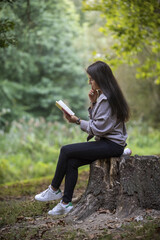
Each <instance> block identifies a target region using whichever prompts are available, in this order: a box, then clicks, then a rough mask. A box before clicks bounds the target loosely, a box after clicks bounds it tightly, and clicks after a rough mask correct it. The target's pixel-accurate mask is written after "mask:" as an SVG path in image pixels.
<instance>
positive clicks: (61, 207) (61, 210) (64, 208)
mask: <svg viewBox="0 0 160 240" xmlns="http://www.w3.org/2000/svg"><path fill="white" fill-rule="evenodd" d="M72 208H73V205H72V203H71V202H69V203H68V204H67V205H65V204H63V203H62V200H61V201H60V203H58V204H57V205H56V206H55V207H54V208H53V209H52V210H50V211H49V212H48V214H49V215H52V216H55V215H64V214H67V213H69V212H70V211H71V210H72Z"/></svg>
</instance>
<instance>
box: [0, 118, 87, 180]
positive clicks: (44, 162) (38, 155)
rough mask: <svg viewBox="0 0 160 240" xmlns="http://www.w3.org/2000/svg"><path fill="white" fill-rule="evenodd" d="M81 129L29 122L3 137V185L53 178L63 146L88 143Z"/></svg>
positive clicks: (0, 159) (0, 169)
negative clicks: (37, 178)
mask: <svg viewBox="0 0 160 240" xmlns="http://www.w3.org/2000/svg"><path fill="white" fill-rule="evenodd" d="M85 139H86V134H85V133H84V134H83V133H82V132H81V130H80V129H79V127H78V126H74V127H71V126H70V125H68V124H67V125H62V124H59V123H58V122H55V123H52V122H46V121H45V120H44V119H43V118H41V119H30V120H29V121H28V122H25V121H24V120H23V119H21V121H20V122H13V123H12V126H11V128H10V131H9V133H4V132H3V131H2V132H1V134H0V141H1V151H0V183H4V182H10V181H16V180H17V181H18V180H21V179H29V178H36V177H42V176H48V175H53V172H54V171H55V168H56V163H57V160H58V155H59V150H60V147H61V146H62V145H65V144H68V143H73V142H80V141H85Z"/></svg>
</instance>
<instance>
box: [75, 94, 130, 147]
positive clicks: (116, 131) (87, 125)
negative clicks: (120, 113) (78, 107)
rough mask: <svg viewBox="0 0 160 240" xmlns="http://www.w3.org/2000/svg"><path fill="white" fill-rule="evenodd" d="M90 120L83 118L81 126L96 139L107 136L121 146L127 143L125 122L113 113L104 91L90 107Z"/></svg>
mask: <svg viewBox="0 0 160 240" xmlns="http://www.w3.org/2000/svg"><path fill="white" fill-rule="evenodd" d="M88 111H89V118H90V120H89V121H86V120H81V123H80V127H81V129H82V130H83V131H85V132H87V133H88V134H89V135H90V136H95V140H97V141H98V140H100V138H106V139H108V140H110V141H112V142H115V143H117V144H119V145H121V146H125V145H126V139H127V132H126V127H125V124H124V122H120V121H118V120H117V117H116V116H115V115H113V116H112V114H111V107H110V104H109V102H108V99H107V97H106V96H105V95H104V94H103V93H102V94H101V95H100V96H99V98H98V99H97V102H96V103H95V104H94V106H93V108H92V109H91V108H89V109H88Z"/></svg>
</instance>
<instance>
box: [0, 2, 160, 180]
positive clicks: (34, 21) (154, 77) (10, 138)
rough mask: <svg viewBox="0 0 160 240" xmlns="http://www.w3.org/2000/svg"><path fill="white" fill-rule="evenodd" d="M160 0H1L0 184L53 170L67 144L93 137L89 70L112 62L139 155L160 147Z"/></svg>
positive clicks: (131, 144)
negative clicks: (66, 111) (67, 116)
mask: <svg viewBox="0 0 160 240" xmlns="http://www.w3.org/2000/svg"><path fill="white" fill-rule="evenodd" d="M159 40H160V2H159V1H158V0H150V1H139V0H134V1H130V0H123V1H122V0H101V1H100V0H84V1H82V0H61V1H59V0H23V1H22V0H1V1H0V183H6V182H13V181H19V180H23V179H29V178H38V177H44V176H48V175H52V174H53V172H54V170H55V166H56V162H57V158H58V154H59V149H60V147H61V146H62V145H64V144H69V143H73V142H81V141H86V134H85V133H83V132H82V131H81V130H80V129H79V126H75V125H71V124H68V123H67V122H65V121H64V119H63V115H62V112H61V111H60V110H59V109H58V108H57V107H56V106H55V101H56V100H60V99H62V100H63V101H64V102H66V103H67V104H68V105H69V106H70V107H71V109H72V110H73V111H74V112H75V113H76V115H77V116H79V117H80V118H83V119H88V113H87V108H88V105H89V101H88V96H87V94H88V91H89V89H90V86H89V85H88V79H87V76H86V73H85V69H86V68H87V66H88V65H89V64H91V63H93V62H94V61H96V60H102V61H105V62H107V63H108V64H109V65H110V66H111V68H112V70H113V72H114V74H115V76H116V78H117V80H118V82H119V85H120V86H121V88H122V91H123V92H124V95H125V96H126V98H127V100H128V103H129V105H130V110H131V118H130V121H129V122H128V123H127V129H128V136H129V137H128V147H130V148H131V149H132V152H133V155H135V154H138V155H152V154H160V131H159V128H160V41H159Z"/></svg>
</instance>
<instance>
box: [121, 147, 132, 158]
mask: <svg viewBox="0 0 160 240" xmlns="http://www.w3.org/2000/svg"><path fill="white" fill-rule="evenodd" d="M131 154H132V150H131V149H129V148H125V149H124V152H123V154H122V155H121V156H130V155H131Z"/></svg>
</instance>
